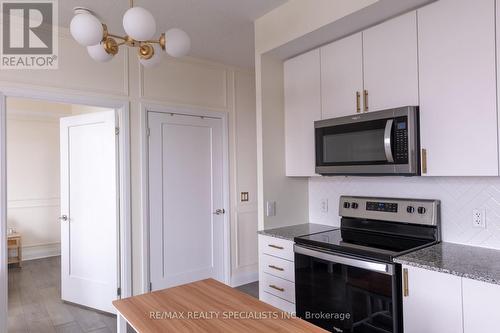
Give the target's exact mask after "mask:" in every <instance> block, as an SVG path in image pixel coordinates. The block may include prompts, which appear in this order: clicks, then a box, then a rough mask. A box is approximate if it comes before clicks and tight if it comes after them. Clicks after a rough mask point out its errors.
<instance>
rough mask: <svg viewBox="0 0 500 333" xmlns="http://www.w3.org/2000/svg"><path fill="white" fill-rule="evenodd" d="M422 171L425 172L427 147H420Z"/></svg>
mask: <svg viewBox="0 0 500 333" xmlns="http://www.w3.org/2000/svg"><path fill="white" fill-rule="evenodd" d="M421 158H422V173H423V174H425V173H427V149H425V148H422V154H421Z"/></svg>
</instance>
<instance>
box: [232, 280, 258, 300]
mask: <svg viewBox="0 0 500 333" xmlns="http://www.w3.org/2000/svg"><path fill="white" fill-rule="evenodd" d="M236 289H238V290H240V291H242V292H244V293H245V294H248V295H250V296H253V297H255V298H259V281H256V282H252V283H249V284H244V285H242V286H239V287H236Z"/></svg>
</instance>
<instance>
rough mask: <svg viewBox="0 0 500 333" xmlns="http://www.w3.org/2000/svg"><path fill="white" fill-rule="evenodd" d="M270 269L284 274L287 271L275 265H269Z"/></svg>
mask: <svg viewBox="0 0 500 333" xmlns="http://www.w3.org/2000/svg"><path fill="white" fill-rule="evenodd" d="M269 268H272V269H275V270H277V271H282V272H283V271H284V270H285V269H284V268H281V267H278V266H274V265H269Z"/></svg>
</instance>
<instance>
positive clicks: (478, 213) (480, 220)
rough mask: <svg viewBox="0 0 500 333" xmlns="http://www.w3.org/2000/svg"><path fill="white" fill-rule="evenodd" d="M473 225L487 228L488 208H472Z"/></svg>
mask: <svg viewBox="0 0 500 333" xmlns="http://www.w3.org/2000/svg"><path fill="white" fill-rule="evenodd" d="M472 225H473V226H474V227H475V228H483V229H484V228H486V210H485V209H474V210H472Z"/></svg>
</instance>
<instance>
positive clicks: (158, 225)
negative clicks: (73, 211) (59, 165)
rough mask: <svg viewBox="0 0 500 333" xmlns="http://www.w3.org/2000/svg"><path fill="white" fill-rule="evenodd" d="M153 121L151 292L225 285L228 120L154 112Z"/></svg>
mask: <svg viewBox="0 0 500 333" xmlns="http://www.w3.org/2000/svg"><path fill="white" fill-rule="evenodd" d="M148 122H149V128H150V139H149V201H150V235H149V236H150V269H151V283H152V288H153V289H154V290H158V289H163V288H168V287H172V286H175V285H180V284H184V283H189V282H192V281H196V280H201V279H206V278H214V279H217V280H220V281H222V280H223V255H224V252H223V243H224V237H223V233H224V215H223V213H222V211H220V213H219V214H216V212H217V210H223V209H224V207H223V197H224V196H223V147H222V145H223V134H222V124H223V121H222V119H214V118H208V117H205V118H201V117H195V116H186V115H177V114H174V115H170V114H164V113H154V112H150V113H149V114H148Z"/></svg>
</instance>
